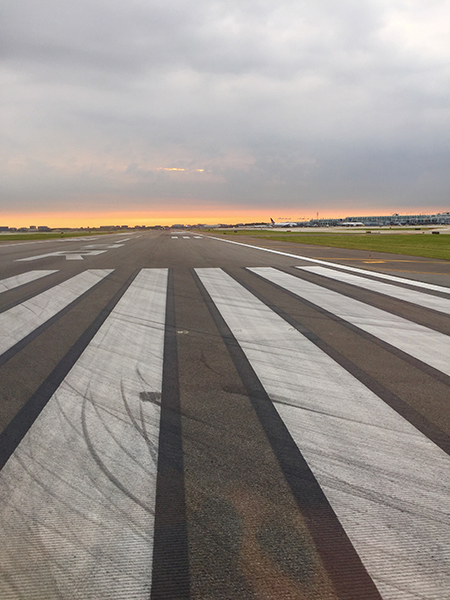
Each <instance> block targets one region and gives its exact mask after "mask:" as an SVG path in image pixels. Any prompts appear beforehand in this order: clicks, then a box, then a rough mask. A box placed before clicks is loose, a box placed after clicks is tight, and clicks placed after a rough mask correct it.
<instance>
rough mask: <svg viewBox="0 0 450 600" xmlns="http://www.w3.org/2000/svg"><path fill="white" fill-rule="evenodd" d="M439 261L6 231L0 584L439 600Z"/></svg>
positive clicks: (442, 319)
mask: <svg viewBox="0 0 450 600" xmlns="http://www.w3.org/2000/svg"><path fill="white" fill-rule="evenodd" d="M449 312H450V266H449V264H448V262H445V261H437V260H436V261H431V260H430V259H420V258H414V257H401V256H397V255H387V254H382V253H371V255H370V256H369V255H368V253H367V252H362V251H351V250H339V249H330V248H314V247H313V246H301V245H297V244H289V243H286V242H270V241H263V240H254V239H253V240H252V239H251V238H247V239H245V238H241V237H239V238H237V237H236V238H232V236H222V237H221V236H220V235H214V234H202V235H199V234H197V233H195V234H194V233H191V232H184V231H183V232H175V231H157V232H145V233H144V232H138V233H134V232H127V233H126V234H114V235H107V236H106V235H103V236H94V235H93V236H89V237H88V238H77V239H75V240H64V239H61V240H53V241H48V242H30V243H20V244H11V243H9V244H5V245H1V244H0V331H1V334H0V381H1V383H2V385H1V387H0V467H1V472H0V597H1V598H2V600H3V599H5V600H18V599H21V600H22V599H26V600H28V599H30V600H31V599H32V600H41V599H42V600H44V599H45V600H53V599H55V600H56V599H58V600H61V599H63V600H72V599H74V600H85V599H86V600H87V599H89V600H106V599H111V598H112V599H115V600H119V599H127V598H129V599H133V600H134V599H144V598H145V599H148V598H152V599H153V600H156V599H158V600H159V599H168V600H175V599H189V598H192V599H196V600H197V599H198V600H200V599H202V600H203V599H208V600H211V599H223V600H230V599H235V598H236V599H244V600H247V599H249V600H250V599H251V600H256V599H262V600H266V599H267V600H273V599H277V600H278V599H289V600H292V599H295V600H297V599H298V600H304V599H308V600H362V599H364V600H372V599H374V600H375V599H378V600H379V599H381V598H382V599H383V600H416V599H422V600H436V599H439V600H446V599H450V591H449V590H450V549H449V546H448V539H450V402H449V401H450V367H449V364H450V363H449V356H450V337H449V336H450V321H449Z"/></svg>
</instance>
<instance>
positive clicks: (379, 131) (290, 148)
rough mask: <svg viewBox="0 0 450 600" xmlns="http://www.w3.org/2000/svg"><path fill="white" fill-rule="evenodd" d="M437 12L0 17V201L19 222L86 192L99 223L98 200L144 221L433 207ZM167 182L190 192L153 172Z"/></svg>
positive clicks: (126, 11)
mask: <svg viewBox="0 0 450 600" xmlns="http://www.w3.org/2000/svg"><path fill="white" fill-rule="evenodd" d="M414 10H416V11H417V12H416V13H415V12H414ZM442 10H444V9H443V8H442V5H441V4H439V3H431V5H430V8H429V9H426V8H425V3H424V2H420V1H418V2H417V3H415V4H414V5H410V4H407V5H406V4H404V3H402V2H400V0H398V1H395V0H394V1H393V2H387V1H386V2H380V1H379V0H377V1H376V2H375V1H370V0H365V1H361V0H360V1H358V2H357V1H356V0H344V1H343V2H339V3H336V2H335V0H320V1H314V2H313V1H312V0H303V1H302V2H299V1H298V0H295V1H289V2H281V3H274V2H273V1H272V0H271V1H270V2H269V1H264V0H247V1H242V0H241V1H239V2H237V1H227V2H220V1H219V2H211V1H210V0H208V1H207V0H197V1H195V2H192V1H189V2H188V1H186V0H184V1H180V0H166V1H164V2H162V1H159V2H151V3H149V2H148V1H145V2H144V1H143V0H142V1H140V0H134V1H131V2H125V1H124V0H120V1H119V0H109V1H106V0H89V1H87V0H77V1H75V0H66V1H65V2H60V1H56V0H41V1H40V2H39V3H36V2H33V1H31V0H16V2H14V3H12V2H11V3H9V4H8V5H7V6H4V7H3V8H2V13H3V14H2V17H1V18H2V23H3V26H2V38H3V42H2V43H3V47H2V56H3V61H2V65H3V66H2V73H3V78H4V81H5V86H4V89H5V93H4V95H3V100H2V108H3V114H4V115H5V117H4V119H5V120H4V123H3V124H4V127H2V130H3V132H4V133H3V138H2V148H3V151H2V154H1V158H0V172H1V173H2V181H3V184H2V186H3V187H2V196H3V198H4V200H3V202H4V203H6V204H8V203H10V202H14V203H16V204H18V205H20V206H23V207H24V209H25V208H26V209H28V210H29V209H30V207H31V206H33V202H39V205H40V206H44V205H45V203H46V198H47V199H48V202H53V201H54V202H56V200H57V199H59V201H60V202H61V201H62V202H65V201H66V202H73V199H74V198H76V197H77V194H79V197H80V199H81V198H83V197H84V196H85V195H86V194H89V192H92V194H93V195H94V196H95V197H98V200H97V201H98V202H99V206H102V202H104V203H105V205H106V201H105V200H103V199H102V198H105V197H107V196H108V194H113V195H115V197H117V204H118V205H120V204H121V200H120V198H121V197H122V198H123V197H129V198H147V201H148V204H149V205H150V206H151V203H152V202H153V201H154V202H159V199H160V198H161V197H165V198H173V199H174V200H173V201H174V202H176V199H177V198H179V199H180V202H181V201H182V199H183V198H186V197H193V198H194V197H195V198H196V199H197V200H198V201H199V202H200V203H202V202H203V203H220V202H222V203H230V202H236V203H237V204H242V205H258V203H259V204H261V205H268V206H270V205H271V204H273V203H276V202H283V203H284V205H286V206H288V205H292V206H296V205H297V203H298V202H299V198H303V199H304V202H307V203H309V204H314V203H323V204H324V205H325V206H327V207H329V208H330V209H331V208H333V206H334V205H333V202H342V201H344V200H351V201H354V202H358V201H360V202H363V203H364V202H365V203H367V204H370V205H371V206H375V205H376V204H377V203H378V204H380V205H382V204H383V203H385V204H386V205H389V206H393V205H394V204H395V203H399V204H401V203H405V202H408V201H411V202H412V203H422V204H423V203H424V202H428V203H430V204H433V205H436V204H439V203H440V204H445V203H446V202H447V196H446V192H445V190H446V188H447V187H448V183H449V181H448V179H449V178H448V175H447V171H449V169H448V166H447V161H448V142H447V140H448V137H449V133H450V131H449V129H450V127H449V125H450V123H449V117H450V114H449V110H448V108H447V105H448V94H449V91H450V90H449V87H450V84H449V79H448V68H447V66H446V65H447V60H448V59H449V58H450V56H449V54H450V47H449V43H448V42H447V43H446V42H445V37H444V38H442V39H443V40H444V41H440V42H439V44H440V45H439V44H438V45H437V48H438V50H435V49H434V48H432V47H431V46H432V45H431V46H429V45H427V44H428V41H427V40H428V39H430V40H431V37H428V38H427V35H428V36H430V27H431V32H432V25H433V23H436V27H438V24H439V17H440V13H439V11H442ZM402 11H403V12H402ZM405 11H406V12H405ZM403 13H405V17H404V18H405V19H406V20H408V23H407V25H408V26H407V27H405V28H404V31H403V29H402V21H401V15H402V14H403ZM399 15H400V16H399ZM424 15H425V16H426V17H427V19H428V21H426V19H425V21H426V22H427V23H428V25H427V27H428V29H427V30H422V29H421V26H422V21H423V20H424ZM433 19H435V20H434V21H433ZM441 20H442V15H441ZM411 23H412V24H413V25H414V26H415V27H417V28H418V31H419V32H420V31H421V32H422V34H423V36H424V38H423V40H422V41H420V40H421V39H422V38H421V37H420V35H418V36H417V40H419V41H416V40H415V36H414V35H413V33H411V35H409V34H408V31H409V28H410V25H411ZM430 24H431V25H430ZM411 32H413V30H411ZM441 33H442V32H441ZM402 36H403V37H402ZM405 36H406V37H405ZM408 36H409V37H408ZM438 41H439V40H438ZM419 42H420V43H419ZM430 44H431V42H430ZM430 48H431V49H430ZM233 157H234V158H233ZM174 165H175V166H176V165H180V166H181V167H183V168H188V167H189V168H192V169H193V170H195V169H196V168H204V169H205V171H204V173H205V175H204V177H203V179H201V177H200V176H195V177H194V176H192V177H191V176H189V177H190V178H189V177H185V178H184V179H183V178H180V177H178V178H177V176H176V175H170V174H166V175H165V174H164V173H162V172H158V170H157V169H158V167H161V166H174ZM425 196H426V198H425ZM52 199H55V200H52ZM152 199H154V200H152ZM81 201H82V200H80V202H81ZM0 202H1V201H0Z"/></svg>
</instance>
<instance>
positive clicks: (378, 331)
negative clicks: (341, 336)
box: [249, 267, 450, 375]
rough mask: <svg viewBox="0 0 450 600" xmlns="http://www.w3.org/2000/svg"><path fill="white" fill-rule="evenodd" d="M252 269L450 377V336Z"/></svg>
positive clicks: (266, 269) (275, 273) (294, 279)
mask: <svg viewBox="0 0 450 600" xmlns="http://www.w3.org/2000/svg"><path fill="white" fill-rule="evenodd" d="M249 270H250V271H252V272H253V273H257V274H258V275H261V277H264V278H265V279H267V280H268V281H271V282H273V283H276V284H278V285H279V286H280V287H282V288H284V289H286V290H289V291H290V292H292V293H293V294H296V295H297V296H299V297H300V298H304V299H305V300H308V301H309V302H312V303H313V304H315V305H316V306H319V307H321V308H324V309H325V310H327V311H329V312H331V313H333V314H335V315H337V316H338V317H340V318H341V319H343V320H344V321H348V322H349V323H351V324H352V325H355V326H356V327H359V328H360V329H362V330H363V331H366V332H367V333H370V334H371V335H374V336H375V337H377V338H379V339H380V340H383V341H384V342H387V343H388V344H391V345H392V346H394V347H396V348H399V349H400V350H402V351H403V352H406V353H407V354H410V355H411V356H414V357H415V358H417V359H419V360H421V361H423V362H425V363H427V364H428V365H431V366H432V367H434V368H435V369H438V370H439V371H442V372H443V373H446V374H447V375H450V361H449V356H450V337H449V336H447V335H444V334H442V333H438V332H437V331H432V330H431V329H428V328H427V327H423V326H422V325H417V324H416V323H413V322H412V321H407V320H406V319H403V318H401V317H397V316H396V315H392V314H391V313H388V312H386V311H384V310H381V309H379V308H375V307H373V306H369V305H367V304H364V303H363V302H359V300H354V299H353V298H349V297H348V296H343V295H342V294H338V293H337V292H332V291H331V290H327V289H326V288H323V287H320V286H319V285H315V284H313V283H309V281H305V280H304V279H299V278H298V277H294V276H293V275H288V274H287V273H283V272H281V271H278V270H276V269H273V268H272V267H256V268H250V269H249Z"/></svg>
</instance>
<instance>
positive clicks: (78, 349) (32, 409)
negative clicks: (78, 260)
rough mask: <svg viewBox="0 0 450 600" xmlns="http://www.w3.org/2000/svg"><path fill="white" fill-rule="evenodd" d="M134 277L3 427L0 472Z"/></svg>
mask: <svg viewBox="0 0 450 600" xmlns="http://www.w3.org/2000/svg"><path fill="white" fill-rule="evenodd" d="M137 273H138V271H135V272H134V273H133V274H132V275H131V276H130V277H129V278H128V279H127V281H126V282H125V283H124V284H123V285H122V286H121V288H120V289H119V290H118V291H117V292H116V293H115V295H114V296H113V298H111V300H110V301H109V302H108V304H107V305H106V306H105V307H104V308H103V309H102V310H101V311H100V313H99V315H98V316H97V317H96V318H95V319H94V321H93V322H92V323H91V324H90V325H89V327H88V328H87V329H86V330H85V331H84V333H83V334H82V335H81V336H80V337H79V338H78V340H77V341H76V342H75V344H74V345H73V346H72V348H71V349H70V350H69V351H68V352H67V354H66V355H65V356H64V357H63V358H62V360H61V361H60V362H59V363H58V365H57V366H56V367H55V368H54V369H53V371H52V372H51V373H50V375H49V376H48V377H47V378H46V379H45V381H44V382H43V383H42V384H41V385H40V386H39V388H38V389H37V390H36V391H35V393H34V394H33V395H32V396H31V398H30V399H29V400H28V401H27V402H26V404H24V405H23V406H22V408H21V409H20V410H19V412H18V413H17V414H16V416H15V417H14V418H13V419H12V420H11V422H10V423H9V424H8V425H7V426H6V427H5V429H4V430H3V432H2V433H1V434H0V469H2V468H3V467H4V465H5V463H6V462H7V460H8V459H9V457H10V456H11V454H12V453H13V452H14V450H15V449H16V448H17V446H18V445H19V444H20V442H21V441H22V439H23V438H24V436H25V434H26V433H27V431H28V430H29V429H30V427H31V426H32V425H33V423H34V422H35V420H36V419H37V418H38V416H39V414H40V412H41V411H42V410H43V408H44V407H45V405H46V404H47V402H48V401H49V400H50V398H51V397H52V396H53V394H54V393H55V392H56V390H57V389H58V387H59V386H60V385H61V383H62V381H63V380H64V378H65V377H66V375H67V374H68V372H69V371H70V369H71V368H72V367H73V366H74V364H75V363H76V361H77V360H78V359H79V357H80V356H81V354H82V352H83V351H84V349H85V348H86V347H87V345H88V344H89V342H90V341H91V340H92V338H93V337H94V335H95V334H96V333H97V331H98V330H99V329H100V327H101V326H102V325H103V323H104V322H105V320H106V319H107V317H108V316H109V315H110V313H111V312H112V310H113V309H114V307H115V306H116V304H117V303H118V302H119V300H120V299H121V297H122V296H123V295H124V293H125V292H126V290H127V289H128V287H129V286H130V284H131V282H132V281H133V279H134V278H135V277H136V275H137ZM94 287H95V286H94ZM92 289H94V288H92ZM92 289H91V290H88V292H87V293H89V292H90V291H92ZM85 295H86V294H83V296H82V297H84V296H85ZM80 298H81V297H80ZM78 301H79V299H78V298H77V300H76V301H75V302H74V303H72V304H70V305H69V307H68V309H69V308H71V307H73V306H74V304H75V303H77V302H78ZM68 309H67V310H68ZM62 312H67V311H66V309H64V311H62ZM62 312H60V313H58V315H56V317H58V318H59V317H60V316H61V314H62ZM45 326H47V324H45ZM40 329H41V328H39V330H40ZM32 335H35V332H33V334H30V336H32ZM30 336H28V337H30ZM26 339H28V338H26ZM14 348H15V347H14Z"/></svg>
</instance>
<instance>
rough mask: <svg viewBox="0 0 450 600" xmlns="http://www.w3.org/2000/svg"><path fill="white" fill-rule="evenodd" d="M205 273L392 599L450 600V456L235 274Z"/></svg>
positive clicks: (217, 302) (375, 578) (208, 285)
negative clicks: (446, 599) (448, 599)
mask: <svg viewBox="0 0 450 600" xmlns="http://www.w3.org/2000/svg"><path fill="white" fill-rule="evenodd" d="M196 272H197V274H198V276H199V278H200V280H201V282H202V284H203V285H204V286H205V288H206V290H207V292H208V293H209V295H210V296H211V298H212V300H213V302H214V303H215V305H216V307H217V309H218V310H219V312H220V313H221V315H222V317H223V319H224V320H225V321H226V323H227V325H228V327H229V328H230V330H231V332H232V334H233V335H234V336H235V338H236V340H237V341H238V343H239V344H240V346H241V348H242V350H243V351H244V353H245V355H246V356H247V359H248V360H249V362H250V364H251V365H252V367H253V369H254V371H255V373H256V375H257V376H258V378H259V380H260V381H261V383H262V385H263V386H264V388H265V390H266V391H267V393H268V394H269V396H270V398H271V399H272V401H273V402H274V405H275V407H276V410H277V411H278V413H279V415H280V416H281V418H282V419H283V421H284V423H285V424H286V426H287V428H288V430H289V432H290V434H291V435H292V437H293V439H294V440H295V442H296V444H297V445H298V447H299V448H300V450H301V452H302V454H303V455H304V456H305V458H306V461H307V462H308V464H309V466H310V467H311V469H312V471H313V472H314V475H315V476H316V478H317V480H318V481H319V483H320V485H321V487H322V489H323V490H324V492H325V494H326V496H327V498H328V500H329V502H330V503H331V505H332V507H333V509H334V511H335V512H336V514H337V516H338V518H339V520H340V521H341V523H342V525H343V526H344V529H345V531H346V532H347V534H348V535H349V537H350V540H351V541H352V543H353V544H354V546H355V548H356V550H357V551H358V554H359V556H360V557H361V559H362V561H363V563H364V565H365V567H366V569H367V571H368V572H369V574H370V575H371V577H372V579H373V581H374V582H375V584H376V586H377V588H378V589H379V591H380V593H381V595H382V597H383V599H384V600H394V599H397V598H399V597H402V598H403V597H404V598H416V597H419V596H420V597H421V598H423V599H424V600H435V599H436V598H444V597H446V594H447V593H448V590H449V589H450V571H449V569H448V556H447V550H446V548H447V542H448V538H449V535H450V520H449V518H448V515H449V514H450V482H449V478H448V472H449V468H450V457H448V455H446V454H445V452H443V451H442V450H441V449H440V448H438V447H437V446H436V445H435V444H434V443H433V442H431V441H430V440H429V439H428V438H427V437H426V436H424V435H423V434H422V433H420V432H419V431H418V430H417V429H416V428H415V427H414V426H412V425H411V424H410V423H409V422H408V421H406V420H405V419H404V418H403V417H401V416H400V415H398V414H397V413H396V412H395V411H394V410H393V409H391V408H390V407H389V406H388V405H387V404H385V403H384V402H383V401H382V400H381V399H380V398H379V397H378V396H376V395H375V394H374V393H373V392H371V391H370V390H369V389H368V388H367V387H365V386H364V385H363V384H362V383H361V382H360V381H358V380H357V379H356V378H354V377H353V376H352V375H350V374H349V373H348V372H347V371H346V370H345V369H344V368H342V367H341V366H340V365H338V364H337V363H336V362H335V361H333V360H332V359H331V358H330V357H329V356H328V355H327V354H325V353H324V352H322V351H321V350H320V349H318V348H317V347H316V346H315V345H314V344H313V343H312V342H310V341H309V340H307V339H306V338H305V337H304V336H303V335H302V334H301V333H299V332H298V331H297V330H296V329H294V328H293V327H292V326H290V325H289V324H288V323H286V321H284V320H283V319H282V318H281V317H279V316H278V315H276V314H275V313H274V312H273V311H272V310H271V309H269V308H268V307H267V306H266V305H265V304H264V303H262V302H261V301H260V300H258V299H257V298H255V297H254V296H253V294H251V293H250V292H249V291H247V290H246V289H245V288H244V287H243V286H241V285H240V284H239V283H237V282H236V281H235V280H234V279H233V278H231V277H230V276H229V275H227V274H225V273H224V272H223V271H221V270H220V269H196ZM294 279H295V278H294ZM346 300H347V299H346Z"/></svg>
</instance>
